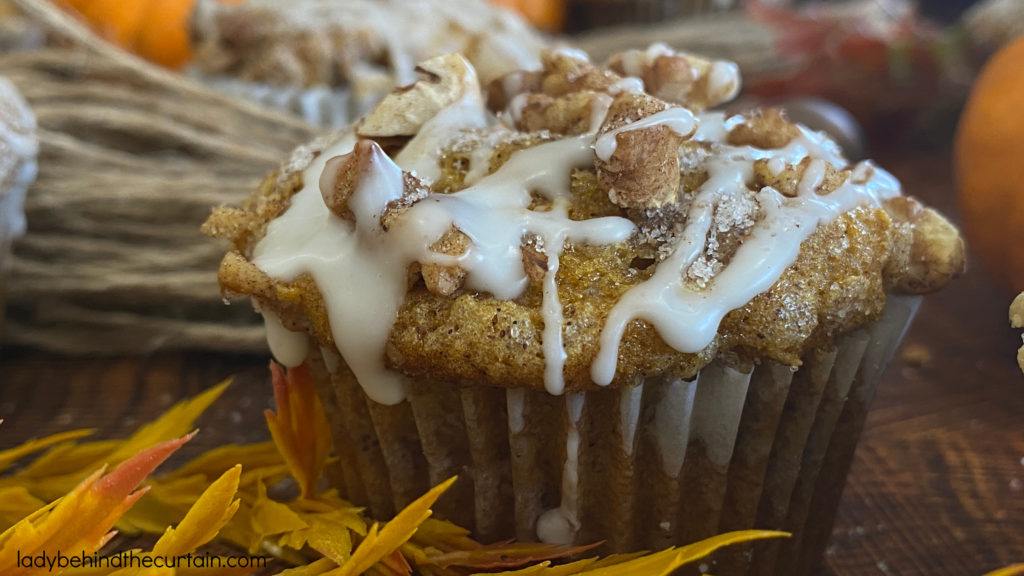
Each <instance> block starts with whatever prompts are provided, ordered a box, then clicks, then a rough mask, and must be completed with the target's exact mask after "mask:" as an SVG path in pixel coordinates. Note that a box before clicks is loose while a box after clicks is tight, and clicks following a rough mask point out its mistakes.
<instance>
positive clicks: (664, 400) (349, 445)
mask: <svg viewBox="0 0 1024 576" xmlns="http://www.w3.org/2000/svg"><path fill="white" fill-rule="evenodd" d="M919 301H920V298H919V297H904V296H890V297H889V301H888V303H887V305H886V308H885V310H884V312H883V314H882V317H881V318H880V319H879V321H878V322H876V323H875V324H873V325H871V326H868V327H866V328H863V329H861V330H858V331H856V332H854V333H851V334H848V335H845V336H843V337H841V338H840V339H839V340H838V342H837V343H836V345H835V346H834V347H833V348H831V349H829V350H822V351H817V352H815V353H812V354H810V355H809V356H808V357H807V358H805V359H804V365H803V366H802V367H801V368H800V369H799V370H793V369H790V368H788V367H785V366H781V365H778V364H776V363H773V362H768V361H766V362H762V363H760V364H757V365H754V366H753V367H751V368H749V369H748V370H746V371H744V370H738V369H736V368H733V367H730V366H727V365H725V364H722V363H714V364H712V365H710V366H708V367H706V368H704V369H703V370H702V371H701V372H700V374H699V375H698V377H697V378H695V379H694V380H692V381H681V380H673V379H650V380H648V381H646V382H644V383H642V384H638V385H636V386H633V387H623V388H617V389H604V390H597V391H590V392H583V393H570V394H566V395H564V396H552V395H549V394H547V393H546V392H543V391H536V390H523V389H503V388H491V387H485V386H474V385H471V384H453V383H445V382H429V381H420V382H416V383H414V384H413V385H412V386H411V387H410V390H409V393H408V399H407V400H406V401H404V402H402V403H401V404H399V405H397V406H382V405H379V404H376V403H374V402H372V401H370V400H368V399H367V398H366V396H365V395H364V394H363V392H362V389H361V388H360V387H359V385H358V383H357V382H356V381H355V379H354V378H353V377H352V375H351V373H350V372H349V371H348V369H347V367H346V366H345V365H344V363H343V362H342V361H341V358H340V357H339V356H338V355H337V353H336V352H334V351H328V350H322V349H319V348H316V347H314V348H313V352H312V353H311V357H310V368H311V370H312V372H313V375H314V378H315V379H316V380H317V381H318V386H319V387H320V388H319V392H320V394H321V396H322V398H323V399H324V401H325V405H326V409H327V411H328V418H329V419H330V420H331V423H332V426H333V433H334V435H335V439H336V443H335V444H336V452H337V455H338V457H339V459H340V462H339V467H338V474H337V475H336V481H337V483H338V484H339V488H340V489H341V490H342V491H343V492H344V493H345V494H346V495H347V496H348V497H349V498H350V499H351V500H353V501H354V503H356V504H358V505H364V506H368V507H369V508H370V510H371V511H372V513H373V514H374V515H378V516H383V517H386V516H388V515H390V514H392V513H393V512H394V511H395V510H396V509H398V508H400V507H401V506H404V505H405V504H407V503H408V502H410V501H411V500H413V499H414V498H415V497H416V495H418V494H420V493H422V492H423V491H424V490H426V489H427V488H428V487H429V486H430V485H433V484H436V483H438V482H440V481H441V480H443V479H445V478H447V477H449V476H452V475H455V474H458V475H459V476H460V480H459V482H457V483H456V484H455V486H453V488H452V489H451V490H450V491H449V492H448V493H447V494H446V495H445V497H444V498H443V499H442V500H441V501H439V502H438V504H437V506H436V507H435V511H436V512H437V513H438V514H439V515H441V516H444V517H446V518H448V519H451V520H454V521H456V522H458V523H459V524H460V525H462V526H464V527H466V528H469V529H471V530H473V532H474V534H475V536H476V537H477V538H479V539H481V540H484V541H488V540H500V539H505V538H512V537H515V538H518V539H521V540H537V539H538V538H541V539H545V540H548V541H566V542H573V543H577V544H578V543H589V542H596V541H601V540H604V541H605V542H606V544H605V546H604V550H603V551H604V552H622V551H633V550H655V549H661V548H665V547H667V546H672V545H679V544H685V543H688V542H692V541H695V540H699V539H702V538H706V537H709V536H713V535H715V534H718V533H721V532H725V531H729V530H739V529H744V528H752V527H753V528H766V529H783V530H787V531H791V532H792V533H793V537H792V538H791V539H788V540H783V541H779V542H778V543H758V544H755V545H753V546H748V547H745V548H744V547H740V548H734V549H732V550H729V551H726V552H725V553H722V554H719V555H718V557H717V560H716V565H714V566H709V569H711V571H712V573H714V574H735V575H743V574H749V575H760V574H787V575H791V574H809V573H810V571H811V570H812V569H813V568H814V566H815V565H816V563H817V562H818V560H819V559H820V557H821V554H822V551H823V550H824V546H825V544H826V543H827V540H828V536H829V533H830V530H831V525H832V521H833V519H834V516H835V510H836V507H837V506H838V503H839V498H840V495H841V493H842V487H843V482H844V479H845V476H846V472H847V470H848V467H849V463H850V461H851V460H852V457H853V450H854V447H855V446H856V441H857V437H858V436H859V434H860V431H861V428H862V427H863V422H864V417H865V414H866V411H867V406H868V404H870V401H871V398H872V397H873V395H874V391H875V387H876V385H877V383H878V380H879V377H880V375H881V373H882V369H883V368H884V366H885V365H886V363H887V362H888V360H889V359H890V358H891V356H892V353H893V352H894V350H895V348H896V346H897V345H898V343H899V340H900V339H901V337H902V335H903V332H904V330H905V329H906V327H907V325H908V324H909V322H910V320H911V319H912V317H913V315H914V312H915V310H916V308H917V305H918V303H919Z"/></svg>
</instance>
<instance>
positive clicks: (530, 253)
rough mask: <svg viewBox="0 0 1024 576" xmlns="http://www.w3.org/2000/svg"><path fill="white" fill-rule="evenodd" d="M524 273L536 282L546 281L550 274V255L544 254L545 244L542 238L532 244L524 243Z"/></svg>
mask: <svg viewBox="0 0 1024 576" xmlns="http://www.w3.org/2000/svg"><path fill="white" fill-rule="evenodd" d="M521 250H522V253H523V271H524V272H526V275H527V276H528V277H529V278H530V280H533V281H535V282H540V281H541V280H543V279H544V275H545V274H547V273H548V255H547V254H545V253H544V243H543V240H542V239H541V238H536V239H534V240H533V241H532V242H524V243H523V245H522V248H521Z"/></svg>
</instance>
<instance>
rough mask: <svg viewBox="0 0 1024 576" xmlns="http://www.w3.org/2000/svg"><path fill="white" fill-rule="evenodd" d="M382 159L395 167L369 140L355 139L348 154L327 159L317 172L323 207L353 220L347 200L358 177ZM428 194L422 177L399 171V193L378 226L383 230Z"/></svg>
mask: <svg viewBox="0 0 1024 576" xmlns="http://www.w3.org/2000/svg"><path fill="white" fill-rule="evenodd" d="M383 163H387V164H391V165H392V168H393V169H395V170H398V167H397V166H394V164H393V163H392V162H391V159H390V158H388V157H387V155H386V154H384V151H383V150H381V148H380V146H378V145H377V143H376V142H374V141H373V140H359V141H357V142H356V143H355V146H353V148H352V151H351V152H349V153H348V154H343V155H341V156H335V157H334V158H331V159H330V160H328V161H327V162H326V163H325V164H324V171H323V172H322V173H321V174H320V194H321V195H322V196H323V199H324V204H326V205H327V209H328V210H330V211H331V213H332V214H334V215H335V216H337V217H339V218H342V219H344V220H349V221H353V222H354V221H355V220H356V215H355V213H353V212H352V209H351V208H349V205H348V201H349V199H350V198H351V197H352V194H354V193H355V191H356V189H357V188H358V186H359V183H360V181H361V180H362V179H363V178H365V177H366V175H367V174H369V173H373V172H374V171H376V170H379V166H380V165H381V164H383ZM428 194H429V188H428V187H427V185H426V184H425V183H424V182H423V181H422V180H420V179H419V178H417V177H415V176H413V175H412V174H410V173H408V172H402V195H401V196H400V197H398V198H396V199H395V200H392V201H391V202H389V203H388V205H387V207H386V208H385V209H384V212H383V213H382V214H381V215H380V227H381V228H382V229H383V230H385V231H387V229H388V228H389V227H390V226H391V223H392V222H393V221H394V219H395V218H396V217H397V216H398V215H399V214H401V213H402V212H404V211H405V209H406V208H408V207H409V206H412V205H413V204H415V203H416V202H418V201H420V200H422V199H423V198H426V197H427V195H428Z"/></svg>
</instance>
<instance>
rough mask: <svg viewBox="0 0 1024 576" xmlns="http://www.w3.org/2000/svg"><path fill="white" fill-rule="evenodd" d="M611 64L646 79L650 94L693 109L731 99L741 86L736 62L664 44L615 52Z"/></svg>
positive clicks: (613, 68) (621, 71)
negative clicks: (713, 58)
mask: <svg viewBox="0 0 1024 576" xmlns="http://www.w3.org/2000/svg"><path fill="white" fill-rule="evenodd" d="M608 67H609V68H611V69H612V70H614V71H615V72H617V73H619V74H622V75H624V76H632V77H637V78H640V79H641V80H643V82H644V89H645V90H646V91H647V93H648V94H651V95H653V96H657V97H658V98H661V99H662V100H666V101H668V102H672V103H675V104H681V105H683V106H686V107H687V108H691V109H693V110H703V109H705V108H710V107H712V106H716V105H718V104H721V103H723V102H728V101H729V100H732V99H733V98H735V97H736V94H737V93H739V89H740V74H739V68H738V67H737V66H736V64H734V63H732V62H728V61H725V60H708V59H705V58H701V57H699V56H695V55H693V54H687V53H685V52H677V51H675V50H672V49H671V48H669V47H667V46H665V45H663V44H655V45H652V46H651V47H650V48H648V49H647V50H627V51H625V52H620V53H618V54H615V55H613V56H612V57H611V59H609V60H608Z"/></svg>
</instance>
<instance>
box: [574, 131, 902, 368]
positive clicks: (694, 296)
mask: <svg viewBox="0 0 1024 576" xmlns="http://www.w3.org/2000/svg"><path fill="white" fill-rule="evenodd" d="M701 121H702V122H707V123H713V122H721V121H722V117H721V116H720V115H717V116H716V115H704V116H702V118H701ZM723 129H724V128H717V127H709V128H708V129H707V131H706V133H709V134H721V133H722V131H723ZM697 135H698V136H700V135H701V132H700V131H698V133H697ZM721 147H722V148H723V150H721V151H720V152H719V154H718V155H716V156H714V157H713V158H712V159H711V160H709V161H708V163H707V168H708V175H709V178H708V180H707V182H705V183H704V184H703V185H702V186H701V187H700V189H699V190H698V191H697V195H696V198H695V199H694V201H693V203H692V205H691V207H690V212H689V214H688V216H687V225H686V228H685V229H684V231H683V234H682V236H681V238H680V240H679V243H678V244H677V245H676V247H675V249H674V251H673V252H672V254H671V256H669V257H668V258H667V259H666V260H665V261H663V262H661V263H660V264H659V265H658V267H657V269H656V270H655V273H654V275H653V276H652V277H651V278H650V279H648V280H647V281H645V282H643V283H642V284H640V285H638V286H635V287H633V288H632V289H630V290H629V291H628V292H626V293H625V294H624V295H623V297H622V298H621V299H620V300H619V302H618V303H616V305H615V307H614V308H613V309H612V311H611V313H610V314H609V316H608V319H607V321H606V322H605V327H604V330H603V331H602V333H601V339H600V350H599V352H598V355H597V358H596V360H595V361H594V363H593V364H592V365H591V378H592V379H593V381H594V382H595V383H597V384H600V385H607V384H609V383H610V382H611V381H612V379H613V378H614V377H615V369H616V364H617V361H618V348H619V342H620V340H621V338H622V335H623V333H624V332H625V330H626V327H627V326H628V325H629V323H630V322H631V321H632V320H634V319H636V318H640V319H643V320H646V321H647V322H649V323H651V324H652V325H653V326H654V327H655V328H656V329H657V330H658V334H659V335H660V336H661V337H662V339H663V340H664V341H665V342H666V343H667V344H668V345H669V346H671V347H672V348H674V349H676V350H678V351H680V352H699V351H700V350H702V349H704V348H705V347H706V346H708V345H709V344H711V342H712V340H713V339H714V337H715V334H716V333H717V332H718V326H719V324H720V323H721V321H722V318H723V317H724V316H725V315H726V314H728V313H729V312H730V311H732V310H734V309H736V308H738V307H740V306H743V305H744V304H745V303H747V302H748V301H750V300H751V299H752V298H754V297H755V296H757V295H758V294H760V293H761V292H764V291H765V290H767V289H768V288H770V287H771V286H772V285H773V284H774V283H775V281H776V280H778V279H779V277H780V276H781V275H782V272H783V270H785V269H786V268H787V267H788V266H789V265H790V264H792V263H793V262H794V261H795V260H796V257H797V255H798V254H799V252H800V244H801V242H803V241H804V240H805V239H806V238H807V237H808V236H810V234H811V233H812V232H814V230H815V229H816V228H817V227H818V225H819V224H823V223H827V222H829V221H831V220H832V218H834V217H836V216H838V215H839V214H842V213H843V212H846V211H848V210H851V209H853V208H855V207H857V206H859V205H862V204H869V205H879V203H880V202H881V200H882V199H883V198H887V197H890V196H895V195H898V194H899V186H898V184H897V183H896V182H895V179H893V178H892V177H891V176H890V175H888V174H887V173H885V171H883V170H880V169H878V168H875V167H873V166H869V167H860V166H858V167H857V168H856V169H855V170H854V174H855V175H856V174H860V175H862V176H866V175H868V174H870V177H869V178H867V180H866V182H864V183H863V184H857V183H854V182H853V181H852V180H853V179H851V180H848V181H847V182H845V183H844V184H843V185H841V186H840V187H839V188H838V189H836V190H834V191H833V192H832V193H831V194H828V195H826V196H819V195H818V194H817V193H816V192H815V189H816V188H817V187H818V186H819V185H820V184H821V182H822V179H823V178H824V173H825V164H824V161H826V160H827V161H829V162H831V163H832V164H833V165H837V166H843V165H844V164H845V162H844V161H843V159H842V157H841V156H840V155H839V153H838V150H836V148H835V147H834V145H830V143H828V142H827V141H825V140H823V139H822V137H820V136H819V135H816V134H814V133H812V132H810V131H808V130H801V135H800V137H798V138H796V139H794V140H793V141H792V142H790V143H789V144H788V145H787V146H786V147H785V148H782V149H780V150H772V151H765V150H758V149H756V148H752V147H749V146H740V147H731V146H725V145H721ZM808 155H811V156H812V157H814V160H812V161H811V162H810V165H809V166H808V168H807V170H806V171H805V173H804V176H803V178H802V179H801V182H800V185H799V186H798V194H797V196H796V197H795V198H787V197H785V196H782V195H781V194H780V193H779V192H777V191H776V190H774V189H772V188H764V189H762V190H761V191H760V192H758V193H757V196H756V197H757V200H758V203H759V204H760V207H761V211H762V213H763V218H762V219H761V221H760V222H758V223H757V224H756V225H755V226H754V227H753V229H752V230H751V232H750V234H749V236H748V237H747V238H746V239H745V240H744V242H743V244H741V245H740V247H739V249H738V250H737V251H736V253H735V254H734V255H733V256H732V260H731V261H730V262H729V265H728V266H726V267H725V268H723V269H722V270H721V272H719V273H718V274H717V275H716V276H715V277H714V278H713V279H711V280H710V283H709V284H708V286H707V288H705V289H703V290H699V291H697V290H693V289H691V288H690V287H688V286H686V285H685V283H684V271H685V270H686V269H687V268H689V266H690V265H691V264H692V263H693V262H694V260H695V259H696V258H697V257H698V256H699V255H700V254H701V253H703V252H704V249H705V243H706V239H707V236H708V231H709V228H710V226H711V223H712V217H713V214H714V207H715V204H716V199H717V198H720V197H722V196H723V195H727V194H737V193H742V192H743V191H745V190H747V184H746V183H747V182H749V181H750V180H751V178H752V173H753V172H752V171H753V161H754V160H756V159H759V158H770V157H772V156H777V157H781V158H785V159H786V162H787V163H791V164H796V163H798V162H799V161H800V160H801V159H803V158H805V157H807V156H808ZM868 168H873V170H868ZM875 171H877V172H875Z"/></svg>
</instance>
